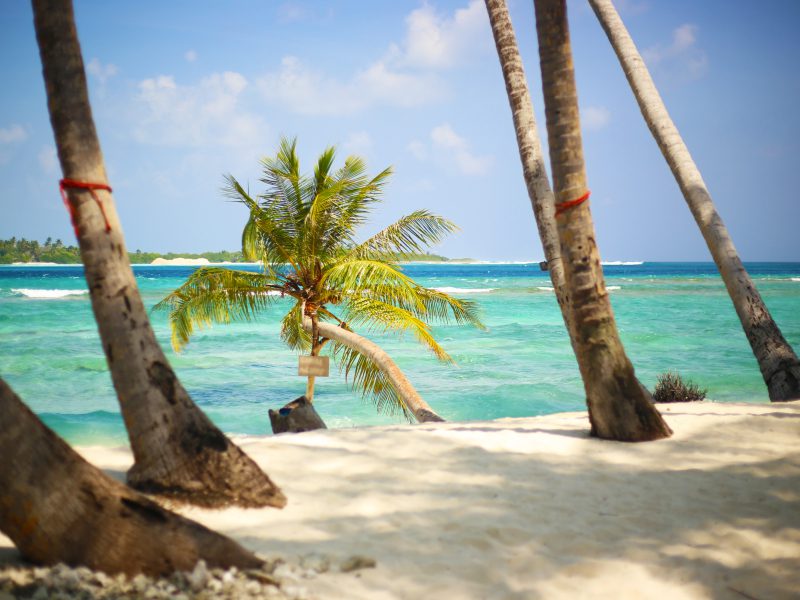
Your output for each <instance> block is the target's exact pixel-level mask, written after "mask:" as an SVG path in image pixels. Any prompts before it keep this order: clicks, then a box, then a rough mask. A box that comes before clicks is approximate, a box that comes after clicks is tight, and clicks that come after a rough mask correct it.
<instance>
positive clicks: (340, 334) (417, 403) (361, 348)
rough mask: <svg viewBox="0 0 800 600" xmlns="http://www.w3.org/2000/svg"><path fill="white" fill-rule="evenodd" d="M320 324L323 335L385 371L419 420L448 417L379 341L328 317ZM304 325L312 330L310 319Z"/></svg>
mask: <svg viewBox="0 0 800 600" xmlns="http://www.w3.org/2000/svg"><path fill="white" fill-rule="evenodd" d="M317 327H318V328H319V333H320V334H321V335H322V336H324V337H326V338H328V339H330V340H333V341H334V342H339V343H340V344H344V345H345V346H347V347H348V348H352V349H353V350H355V351H357V352H360V353H361V354H363V355H364V356H368V357H369V358H370V360H372V362H374V363H375V365H377V367H378V368H379V369H380V370H381V371H383V373H384V374H385V375H386V377H387V378H388V379H389V381H391V382H392V385H393V386H394V389H395V390H397V395H398V396H399V397H400V399H401V400H402V401H403V402H404V403H405V405H406V406H407V407H408V408H409V409H410V410H411V412H412V413H413V415H414V417H415V418H416V419H417V421H418V422H420V423H426V422H436V421H438V422H442V421H444V419H443V418H442V417H440V416H439V415H437V414H436V413H435V412H434V411H433V409H432V408H431V407H430V405H429V404H428V403H427V402H425V400H423V399H422V397H421V396H420V395H419V393H418V392H417V390H415V389H414V386H413V385H411V382H410V381H409V380H408V379H407V378H406V376H405V375H404V374H403V372H402V371H401V370H400V368H399V367H398V366H397V364H395V362H394V361H393V360H392V359H391V358H390V357H389V355H388V354H386V352H385V351H384V350H383V349H382V348H381V347H380V346H378V345H377V344H376V343H374V342H371V341H370V340H368V339H366V338H365V337H362V336H360V335H358V334H357V333H354V332H352V331H348V330H347V329H344V328H342V327H337V326H336V325H331V324H330V323H325V322H324V321H320V322H318V323H317ZM303 328H304V329H305V330H306V331H310V330H311V320H310V319H304V320H303Z"/></svg>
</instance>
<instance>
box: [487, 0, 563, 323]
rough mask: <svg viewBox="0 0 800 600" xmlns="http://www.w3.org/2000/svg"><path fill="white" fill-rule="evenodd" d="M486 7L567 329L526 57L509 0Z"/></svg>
mask: <svg viewBox="0 0 800 600" xmlns="http://www.w3.org/2000/svg"><path fill="white" fill-rule="evenodd" d="M486 10H487V12H488V13H489V21H490V23H491V25H492V34H493V35H494V43H495V47H496V48H497V56H498V58H499V59H500V67H501V69H502V71H503V79H504V80H505V83H506V92H507V93H508V103H509V105H510V106H511V116H512V117H513V120H514V132H515V133H516V136H517V147H518V148H519V158H520V161H521V162H522V174H523V177H524V178H525V185H526V187H527V188H528V198H529V199H530V201H531V206H532V207H533V214H534V217H535V218H536V225H537V227H538V229H539V239H540V240H541V242H542V248H543V249H544V257H545V260H546V261H547V265H548V271H549V273H550V280H551V281H552V282H553V290H554V291H555V294H556V298H557V299H558V304H559V306H560V307H561V314H562V316H563V317H564V323H565V324H566V326H567V330H568V331H570V324H569V310H568V304H569V296H568V290H567V286H566V282H565V280H564V265H563V263H562V260H561V247H560V245H559V241H558V226H557V225H556V217H555V199H554V196H553V190H552V189H551V188H550V182H549V181H548V179H547V171H546V170H545V164H544V158H543V155H542V146H541V144H540V143H539V132H538V130H537V127H536V118H535V116H534V114H533V102H532V101H531V96H530V93H529V92H528V83H527V80H526V79H525V69H524V67H523V65H522V57H521V56H520V54H519V49H518V48H517V39H516V36H515V35H514V27H513V25H512V24H511V18H510V17H509V14H508V7H507V5H506V1H505V0H486Z"/></svg>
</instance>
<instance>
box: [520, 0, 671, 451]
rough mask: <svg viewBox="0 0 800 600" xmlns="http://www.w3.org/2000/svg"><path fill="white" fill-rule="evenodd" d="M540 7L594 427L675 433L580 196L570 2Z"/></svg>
mask: <svg viewBox="0 0 800 600" xmlns="http://www.w3.org/2000/svg"><path fill="white" fill-rule="evenodd" d="M534 5H535V10H536V32H537V35H538V38H539V57H540V65H541V70H542V87H543V91H544V102H545V116H546V119H547V133H548V141H549V145H550V166H551V169H552V172H553V181H554V182H555V188H556V198H557V205H556V206H557V210H556V221H557V224H558V236H559V240H560V244H561V256H562V258H563V259H564V274H565V277H566V282H567V286H568V288H569V296H570V299H571V302H570V311H571V317H570V321H571V322H572V324H573V332H574V334H575V338H574V340H573V342H574V348H575V351H576V357H577V359H578V365H579V367H580V371H581V376H582V378H583V383H584V388H585V390H586V401H587V404H588V407H589V419H590V421H591V423H592V433H593V434H594V435H597V436H598V437H601V438H605V439H612V440H618V441H626V442H637V441H646V440H655V439H660V438H664V437H668V436H669V435H670V434H671V433H672V432H671V431H670V429H669V427H668V426H667V424H666V423H665V422H664V420H663V419H662V418H661V415H660V414H659V413H658V411H657V410H656V409H655V407H654V406H653V403H652V398H651V397H650V394H649V393H648V392H647V390H646V389H644V387H643V386H641V385H640V384H639V382H638V381H637V380H636V377H635V375H634V371H633V365H632V364H631V362H630V360H628V357H627V356H626V355H625V350H624V348H623V347H622V342H621V341H620V339H619V334H618V333H617V327H616V324H615V322H614V313H613V312H612V310H611V303H610V301H609V298H608V292H607V291H606V287H605V281H604V280H603V269H602V267H601V266H600V254H599V252H598V250H597V244H596V243H595V234H594V224H593V222H592V215H591V212H590V211H589V205H588V203H587V202H582V203H575V202H574V200H575V199H577V198H581V197H584V196H585V195H586V193H587V188H586V172H585V167H584V161H583V145H582V141H581V131H580V120H579V116H578V95H577V90H576V88H575V76H574V72H573V66H572V49H571V47H570V41H569V30H568V26H567V12H566V11H567V7H566V0H535V2H534ZM570 206H571V208H568V207H570ZM559 208H560V209H561V210H558V209H559Z"/></svg>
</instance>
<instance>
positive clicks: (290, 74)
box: [257, 56, 444, 116]
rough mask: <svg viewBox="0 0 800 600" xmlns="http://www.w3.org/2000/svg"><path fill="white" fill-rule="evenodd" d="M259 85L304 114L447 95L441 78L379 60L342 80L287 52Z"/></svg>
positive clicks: (417, 101) (268, 95) (349, 111)
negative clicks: (411, 71) (402, 69)
mask: <svg viewBox="0 0 800 600" xmlns="http://www.w3.org/2000/svg"><path fill="white" fill-rule="evenodd" d="M257 85H258V88H259V89H260V90H261V92H262V94H263V95H264V97H265V98H266V99H267V100H270V101H273V102H276V103H279V104H281V105H283V106H285V107H287V108H288V109H290V110H292V111H293V112H296V113H299V114H304V115H328V116H333V115H337V116H338V115H349V114H354V113H357V112H360V111H362V110H365V109H367V108H370V107H372V106H375V105H387V106H401V107H411V106H420V105H424V104H428V103H430V102H433V101H436V100H438V99H439V98H440V97H441V96H442V95H443V93H444V92H443V90H442V85H441V83H440V82H439V80H438V79H436V78H435V77H433V76H429V75H414V74H409V73H402V72H399V71H395V70H393V69H391V68H390V67H389V66H388V65H387V64H386V63H385V62H383V61H378V62H375V63H373V64H372V65H370V66H369V67H367V68H366V69H364V70H362V71H359V72H357V73H355V74H354V75H353V76H352V77H351V78H350V79H349V80H347V81H340V80H338V79H336V78H334V77H329V76H327V75H325V74H324V73H322V72H319V71H314V70H313V69H311V68H309V67H307V66H306V65H305V64H304V63H303V62H302V61H301V60H300V59H298V58H296V57H294V56H286V57H284V58H283V60H282V61H281V69H280V71H278V72H276V73H270V74H267V75H265V76H264V77H262V78H260V79H259V80H258V82H257Z"/></svg>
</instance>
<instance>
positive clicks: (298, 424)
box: [269, 396, 327, 433]
mask: <svg viewBox="0 0 800 600" xmlns="http://www.w3.org/2000/svg"><path fill="white" fill-rule="evenodd" d="M269 421H270V424H271V425H272V433H300V432H302V431H313V430H315V429H327V426H326V425H325V422H324V421H323V420H322V418H321V417H320V416H319V414H318V413H317V411H316V409H315V408H314V405H313V404H312V403H310V402H309V401H308V400H307V399H306V397H305V396H300V397H299V398H297V399H296V400H292V401H291V402H289V404H287V405H286V406H284V407H283V408H281V409H279V410H273V409H269Z"/></svg>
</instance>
